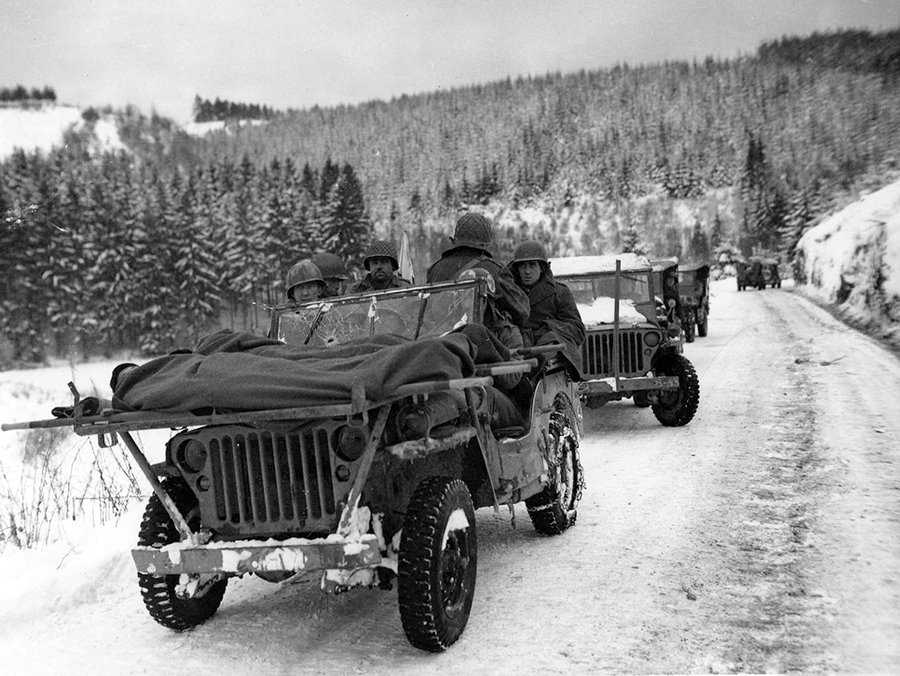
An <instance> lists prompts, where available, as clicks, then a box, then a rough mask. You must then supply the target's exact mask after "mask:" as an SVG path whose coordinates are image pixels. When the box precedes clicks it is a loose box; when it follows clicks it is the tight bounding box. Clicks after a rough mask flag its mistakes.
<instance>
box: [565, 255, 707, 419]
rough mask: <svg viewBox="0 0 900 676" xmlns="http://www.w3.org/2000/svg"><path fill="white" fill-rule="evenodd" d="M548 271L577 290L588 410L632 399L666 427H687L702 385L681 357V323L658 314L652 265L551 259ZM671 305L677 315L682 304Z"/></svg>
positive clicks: (629, 259)
mask: <svg viewBox="0 0 900 676" xmlns="http://www.w3.org/2000/svg"><path fill="white" fill-rule="evenodd" d="M550 266H551V270H552V271H553V274H554V277H555V278H556V279H557V280H559V281H561V282H563V283H565V284H566V285H567V286H568V287H569V289H570V290H571V291H572V295H573V296H574V297H575V301H576V303H577V304H578V309H579V312H580V313H581V317H582V320H583V321H584V324H585V328H586V330H587V338H586V340H585V342H584V344H583V346H582V354H581V356H582V365H581V370H582V373H583V375H584V378H585V379H584V380H583V381H582V382H581V384H580V387H581V393H582V396H583V398H584V400H585V403H586V404H587V405H588V406H602V405H603V404H605V403H607V402H609V401H615V400H620V399H625V398H633V399H634V402H635V404H636V405H638V406H648V405H649V406H650V407H651V408H652V410H653V413H654V415H655V416H656V418H657V420H659V422H660V423H662V424H663V425H667V426H681V425H686V424H688V423H689V422H690V421H691V420H692V419H693V417H694V414H695V413H696V412H697V406H698V405H699V401H700V382H699V379H698V378H697V373H696V371H695V370H694V367H693V365H692V364H691V362H690V361H689V360H688V359H687V358H686V357H685V356H684V354H683V345H682V329H681V324H680V321H678V320H677V317H675V316H674V314H673V313H671V312H670V314H669V315H666V317H667V318H668V319H667V320H665V321H664V320H663V318H661V317H660V315H659V313H658V310H657V301H656V297H657V296H658V295H660V293H659V290H657V289H656V288H655V285H654V279H653V267H652V265H651V263H650V261H649V260H648V259H647V258H645V257H643V256H636V255H634V254H621V255H618V256H576V257H568V258H554V259H551V261H550ZM661 293H662V294H663V297H665V295H664V294H665V292H664V291H662V292H661ZM674 293H675V294H676V296H677V289H676V290H675V291H674ZM666 306H667V307H668V308H669V310H670V311H674V310H675V309H676V308H677V300H676V298H675V297H671V298H669V300H667V301H666Z"/></svg>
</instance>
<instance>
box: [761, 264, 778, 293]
mask: <svg viewBox="0 0 900 676" xmlns="http://www.w3.org/2000/svg"><path fill="white" fill-rule="evenodd" d="M762 277H763V283H762V288H766V287H767V286H770V287H772V288H773V289H775V288H778V289H780V288H781V274H780V273H779V272H778V261H777V260H775V259H774V258H763V259H762Z"/></svg>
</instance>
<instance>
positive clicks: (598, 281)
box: [558, 270, 653, 305]
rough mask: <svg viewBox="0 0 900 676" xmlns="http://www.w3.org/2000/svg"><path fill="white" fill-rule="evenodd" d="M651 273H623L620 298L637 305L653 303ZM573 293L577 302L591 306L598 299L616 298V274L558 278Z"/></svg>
mask: <svg viewBox="0 0 900 676" xmlns="http://www.w3.org/2000/svg"><path fill="white" fill-rule="evenodd" d="M650 274H651V273H650V271H649V270H647V271H646V272H643V271H639V272H623V273H621V275H620V277H619V298H620V299H627V300H631V301H633V302H634V304H635V305H639V304H641V303H651V302H653V295H652V294H651V291H650V290H651V286H650ZM558 279H559V281H561V282H563V283H564V284H565V285H566V286H568V287H569V289H570V290H571V291H572V295H573V296H574V297H575V302H576V303H579V304H583V305H590V304H591V303H592V302H593V301H594V300H595V299H596V298H615V297H616V275H615V273H613V274H609V273H603V274H600V275H592V276H590V277H581V276H580V277H558Z"/></svg>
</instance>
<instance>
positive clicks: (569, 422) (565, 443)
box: [525, 398, 584, 535]
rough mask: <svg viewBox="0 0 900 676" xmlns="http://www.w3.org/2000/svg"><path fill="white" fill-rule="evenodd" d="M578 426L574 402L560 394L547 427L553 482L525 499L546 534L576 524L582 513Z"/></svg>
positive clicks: (558, 531) (538, 530) (537, 524)
mask: <svg viewBox="0 0 900 676" xmlns="http://www.w3.org/2000/svg"><path fill="white" fill-rule="evenodd" d="M577 430H578V428H577V422H576V420H575V413H574V411H573V410H572V407H571V405H570V404H569V403H568V402H567V401H566V400H565V399H563V398H558V399H557V400H556V403H555V404H554V410H553V412H552V413H551V414H550V425H549V429H548V430H547V438H548V440H549V443H550V448H549V449H548V455H549V458H548V461H549V462H548V464H549V465H550V467H549V474H550V483H549V485H548V486H546V487H544V489H543V490H542V491H541V492H540V493H538V494H537V495H534V496H532V497H530V498H528V499H527V500H525V507H527V508H528V516H530V517H531V523H532V524H533V525H534V529H535V530H536V531H537V532H538V533H541V534H543V535H559V534H560V533H562V532H563V531H565V530H566V529H567V528H569V527H570V526H572V525H574V524H575V519H576V518H577V516H578V511H577V507H578V501H579V500H580V499H581V491H582V489H583V487H584V479H583V477H582V468H581V457H580V455H579V453H578V443H579V442H578V431H577Z"/></svg>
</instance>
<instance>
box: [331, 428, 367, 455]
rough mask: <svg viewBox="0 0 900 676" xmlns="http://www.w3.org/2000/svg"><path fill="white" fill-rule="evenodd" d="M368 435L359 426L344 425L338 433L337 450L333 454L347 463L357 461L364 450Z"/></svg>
mask: <svg viewBox="0 0 900 676" xmlns="http://www.w3.org/2000/svg"><path fill="white" fill-rule="evenodd" d="M367 437H368V435H367V434H366V429H365V428H364V427H360V426H359V425H344V426H343V427H342V428H341V429H340V431H339V432H338V438H337V448H336V449H335V452H336V453H337V454H338V456H340V457H341V459H343V460H346V461H347V462H353V461H354V460H359V458H360V456H362V454H363V451H365V450H366V441H368V439H367Z"/></svg>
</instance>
